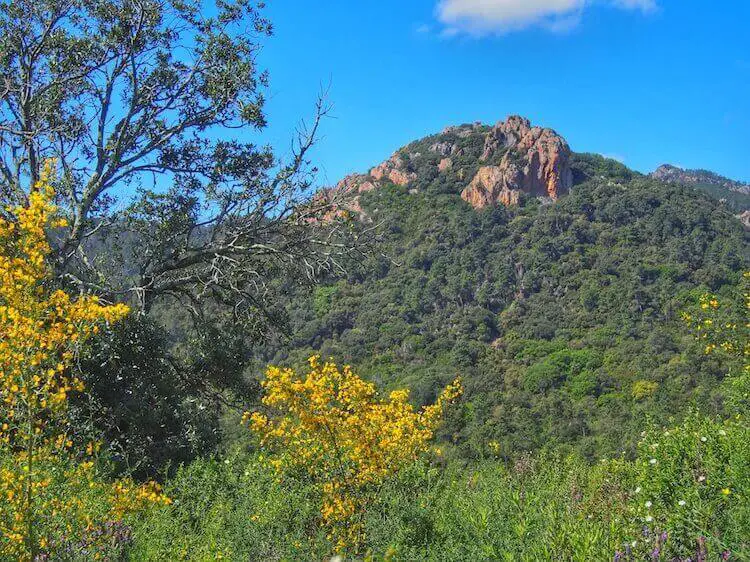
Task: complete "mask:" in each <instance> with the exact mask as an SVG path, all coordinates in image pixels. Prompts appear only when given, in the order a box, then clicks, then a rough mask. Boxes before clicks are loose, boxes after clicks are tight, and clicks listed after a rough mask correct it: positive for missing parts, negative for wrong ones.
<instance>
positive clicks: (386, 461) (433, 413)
mask: <svg viewBox="0 0 750 562" xmlns="http://www.w3.org/2000/svg"><path fill="white" fill-rule="evenodd" d="M309 364H310V370H309V372H308V373H307V375H306V376H305V377H304V378H300V377H298V376H297V375H296V373H295V372H294V371H293V370H291V369H281V368H278V367H269V368H268V371H267V373H266V378H265V380H264V381H263V383H262V385H263V389H264V391H265V394H264V396H263V404H264V405H265V406H266V407H267V408H268V409H269V410H270V412H272V413H271V414H270V415H266V414H263V413H260V412H254V413H246V414H245V417H244V419H245V421H246V422H247V423H248V424H249V426H250V428H251V429H252V430H253V431H254V432H255V433H257V434H258V435H259V436H260V440H261V444H262V446H264V447H270V448H271V449H272V451H273V452H274V456H273V458H272V460H271V461H270V463H271V464H272V466H273V467H274V468H275V469H276V471H277V472H278V474H279V475H280V476H282V475H284V474H289V473H290V472H292V471H295V470H301V471H302V472H303V473H305V474H306V475H308V476H309V477H310V478H311V479H312V480H313V481H314V482H315V483H316V484H317V485H318V487H319V490H320V492H321V494H322V506H321V516H322V520H323V523H324V524H325V526H326V527H327V528H328V529H329V531H330V532H329V539H330V540H332V541H334V543H335V545H336V549H337V550H344V549H346V548H353V549H355V550H356V549H357V548H358V547H359V545H360V544H361V540H362V522H361V517H362V514H363V511H364V509H365V507H366V506H367V504H368V502H370V501H372V499H373V494H374V492H375V490H376V489H377V487H378V485H380V484H381V483H382V482H383V481H384V480H385V479H386V478H387V477H389V476H391V475H393V474H395V473H396V472H398V471H399V470H400V469H401V468H403V467H404V466H406V465H407V464H409V463H412V462H414V461H415V460H416V459H417V458H418V457H419V456H420V455H421V454H422V453H424V452H426V451H427V450H428V449H429V442H430V440H431V439H432V437H433V435H434V433H435V430H436V428H437V426H438V425H439V424H440V422H441V420H442V417H443V409H444V407H445V406H446V405H447V404H449V403H451V402H453V401H455V400H456V399H457V398H458V397H459V396H460V395H461V393H462V391H463V390H462V386H461V381H460V379H458V378H457V379H456V380H455V381H454V382H453V383H451V384H450V385H448V387H446V388H445V390H443V392H442V393H441V394H440V396H439V397H438V399H437V401H436V402H435V403H434V404H432V405H430V406H426V407H424V408H422V409H421V410H415V409H414V407H413V406H412V405H411V404H410V403H409V392H408V390H396V391H394V392H391V393H390V394H389V396H388V397H387V398H386V399H383V398H381V397H379V396H378V393H377V391H376V389H375V385H374V384H372V383H370V382H367V381H364V380H362V379H361V378H359V377H358V376H357V375H355V374H354V373H353V372H352V370H351V368H350V367H348V366H345V367H344V368H343V369H339V368H338V367H337V366H336V365H335V364H334V363H332V362H325V363H321V362H320V360H319V358H318V357H317V356H313V357H311V358H310V359H309Z"/></svg>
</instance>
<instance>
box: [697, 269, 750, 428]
mask: <svg viewBox="0 0 750 562" xmlns="http://www.w3.org/2000/svg"><path fill="white" fill-rule="evenodd" d="M740 298H741V299H742V301H744V302H742V301H741V302H739V303H738V302H734V303H733V302H722V301H721V300H720V299H719V298H718V297H717V296H715V295H711V294H704V295H702V296H701V297H700V302H699V307H698V310H697V311H695V312H692V313H691V312H684V313H683V314H682V318H683V320H684V321H685V322H686V323H687V325H688V326H689V328H690V329H691V331H692V332H693V335H694V336H695V338H696V339H697V340H698V341H699V342H700V343H701V345H702V346H703V352H704V353H705V354H706V355H722V356H724V357H726V358H731V359H733V360H735V361H739V364H740V372H739V373H738V372H731V373H730V376H729V377H727V379H726V382H725V386H726V388H727V391H728V392H727V402H728V404H729V406H730V407H731V408H732V409H733V410H734V411H736V412H740V413H744V412H746V411H747V408H748V407H750V321H748V312H750V271H746V272H745V273H744V274H743V276H742V294H741V297H740ZM732 300H736V299H732ZM733 304H734V306H732V305H733Z"/></svg>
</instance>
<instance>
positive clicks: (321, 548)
mask: <svg viewBox="0 0 750 562" xmlns="http://www.w3.org/2000/svg"><path fill="white" fill-rule="evenodd" d="M248 29H251V30H252V31H251V32H248V31H247V30H248ZM272 30H273V26H272V22H271V21H269V20H268V19H267V18H266V16H265V14H264V11H263V5H262V4H256V3H254V2H250V1H246V0H231V1H227V2H220V3H218V4H217V6H216V9H215V10H214V11H212V12H211V14H210V15H209V14H208V13H207V12H206V11H205V10H203V9H202V8H201V5H200V3H190V2H186V3H183V2H166V1H163V0H148V1H146V2H133V1H130V0H96V1H83V0H45V1H44V2H37V1H36V0H13V1H12V2H5V3H0V77H1V78H2V82H3V83H4V84H5V90H6V91H5V93H4V94H3V97H2V99H1V100H0V115H1V116H2V123H0V203H2V205H1V208H0V498H2V501H1V502H0V560H9V561H11V560H24V561H26V560H28V561H33V562H38V561H46V560H50V561H52V560H81V561H84V560H111V561H116V560H118V561H119V560H122V561H125V560H133V561H140V560H144V561H146V560H205V561H208V560H220V559H226V560H279V561H281V560H285V561H286V560H288V561H292V560H337V561H343V560H392V561H396V560H404V561H412V560H528V561H535V560H571V561H573V560H575V561H592V560H603V561H604V560H615V561H623V562H624V561H641V560H643V561H648V560H665V561H667V560H668V561H688V560H689V561H691V562H696V561H708V560H738V561H740V560H750V424H749V423H748V420H747V408H748V405H750V364H749V363H748V353H750V351H749V350H750V347H749V346H750V344H749V343H748V335H749V333H750V324H748V307H749V306H750V246H749V245H748V238H749V234H748V232H749V231H748V229H747V227H746V226H744V225H743V222H742V221H741V220H740V217H738V216H737V213H738V212H741V211H743V210H746V209H745V208H744V207H743V205H745V203H746V201H745V198H746V194H745V195H743V194H742V193H741V192H738V191H731V190H729V189H728V188H726V189H724V190H721V189H718V188H716V187H715V186H713V187H712V186H707V185H703V184H691V183H686V182H672V181H663V180H660V179H658V178H656V177H654V175H653V174H652V175H645V174H642V173H639V172H637V171H634V170H631V169H630V168H628V167H626V166H625V165H624V164H622V163H620V162H618V161H616V160H613V159H610V158H606V157H604V156H600V155H598V154H590V153H577V152H571V151H570V150H569V149H568V147H567V143H566V142H565V140H564V139H562V137H559V136H558V135H557V134H556V133H554V131H552V130H550V129H541V128H538V127H534V128H530V125H529V124H528V122H526V125H524V121H523V119H522V118H515V117H512V118H509V119H508V120H507V121H506V122H501V123H500V124H498V125H497V126H494V127H493V126H491V125H481V124H465V125H458V126H454V127H448V128H447V129H445V130H443V131H442V132H440V133H437V134H433V135H430V136H428V137H425V138H423V139H420V140H416V141H414V142H412V143H410V144H408V145H406V146H404V147H402V148H400V149H398V150H397V152H396V153H395V154H394V156H392V157H391V158H390V159H389V160H388V161H386V162H385V163H383V164H381V165H379V166H376V167H375V168H373V169H372V170H370V171H369V172H366V173H364V174H361V175H355V176H350V178H354V179H350V178H349V179H348V181H349V182H350V183H347V180H344V181H343V182H342V183H340V184H339V185H338V186H336V187H324V186H322V185H321V184H320V182H319V181H318V180H317V179H316V177H317V176H316V172H317V169H316V162H315V161H314V158H313V155H314V147H315V145H316V143H318V142H319V135H320V131H319V128H320V127H324V124H325V121H326V118H327V116H328V115H329V114H330V112H331V107H330V106H329V104H328V101H327V100H326V99H325V97H323V96H321V97H320V98H319V99H318V101H317V104H316V105H315V107H314V109H315V113H314V116H313V118H312V119H311V120H308V121H307V122H306V124H305V125H301V126H300V127H299V128H298V131H297V136H296V137H295V139H294V140H293V142H292V147H293V148H292V152H291V155H289V156H287V158H286V159H282V158H281V157H278V156H276V155H275V154H274V152H273V150H272V149H271V148H270V147H266V146H261V145H260V144H258V143H257V142H256V141H255V140H253V141H252V142H246V141H244V140H241V138H240V137H237V136H233V135H234V131H236V130H239V129H242V130H252V131H255V132H256V133H259V132H260V131H262V130H264V129H265V128H266V127H267V126H268V121H267V120H268V119H272V118H273V116H272V115H270V116H267V115H266V111H265V101H266V100H265V92H266V89H267V84H268V77H267V76H266V73H265V71H264V70H263V69H261V68H259V67H258V66H257V65H256V54H257V50H258V48H259V47H258V45H259V43H260V42H262V40H263V38H264V37H267V36H270V35H271V34H272ZM183 52H189V53H190V55H191V56H189V57H184V56H183V55H182V54H178V53H183ZM272 70H273V69H272ZM518 123H520V125H518ZM511 126H513V127H520V129H519V130H520V131H521V133H518V134H519V135H520V136H519V139H516V138H515V137H512V136H511V135H512V134H515V133H510V132H507V131H509V130H510V127H511ZM503 127H504V128H503ZM524 127H525V128H524ZM523 135H531V136H530V137H528V136H527V137H523ZM534 135H536V136H534ZM532 137H533V140H534V142H536V140H537V139H539V138H542V139H547V140H546V141H545V142H547V143H549V144H551V143H553V142H555V143H558V144H557V145H555V146H557V147H559V148H557V149H556V150H557V151H556V152H554V151H552V152H550V153H544V152H542V150H543V149H544V148H545V147H547V146H549V144H545V145H542V144H539V145H536V144H535V145H533V146H532V147H531V148H529V149H528V152H524V151H525V150H527V149H526V148H525V146H526V145H525V144H524V142H526V140H525V139H527V138H532ZM508 139H511V140H508ZM550 139H552V140H550ZM538 146H542V148H538ZM534 151H537V152H534ZM550 154H551V156H550ZM545 158H548V160H545ZM552 158H555V160H552ZM549 162H554V166H553V165H552V164H549V169H551V170H552V172H549V169H548V168H545V169H544V170H546V171H545V172H544V173H546V174H547V175H546V176H545V180H544V182H542V183H543V185H545V186H548V187H547V189H549V194H548V193H547V192H545V193H539V192H538V184H539V182H538V181H537V183H534V181H535V179H534V174H535V173H536V172H535V171H534V170H535V169H536V168H535V166H536V167H538V168H539V169H541V167H543V166H545V165H548V163H549ZM546 163H547V164H546ZM373 164H375V163H373ZM488 170H489V172H488ZM500 172H502V174H505V175H502V176H500ZM495 173H496V174H498V175H497V176H490V175H489V174H495ZM540 173H541V172H540ZM552 173H553V175H550V174H552ZM483 174H484V175H483ZM555 174H556V175H555ZM482 177H484V178H486V177H501V180H498V182H500V183H498V184H497V185H494V186H487V185H482V184H481V182H480V180H479V179H477V178H482ZM716 177H719V176H716ZM149 178H150V179H149ZM472 178H475V179H474V180H472ZM508 178H510V179H508ZM550 178H552V179H550ZM566 178H569V180H568V179H566ZM717 181H718V180H717ZM722 181H723V180H722ZM149 182H150V183H149ZM501 182H505V183H503V184H502V186H503V187H502V190H503V191H502V193H503V194H505V195H507V193H508V191H510V192H512V196H513V200H512V202H511V203H510V204H503V203H501V202H500V201H501V199H500V196H497V194H495V192H494V191H492V190H493V189H494V190H499V189H500V187H498V186H499V185H501ZM512 182H516V183H515V184H514V183H512ZM545 182H546V183H545ZM554 182H557V183H556V184H555V185H556V186H557V187H560V190H559V192H558V189H557V187H556V188H555V189H554V190H553V189H552V188H551V187H549V186H551V185H552V184H553V183H554ZM509 185H510V186H511V187H508V186H509ZM529 185H531V186H532V187H528V186H529ZM712 185H713V184H712ZM733 185H734V184H733ZM342 186H343V187H342ZM351 186H354V187H351ZM477 186H479V187H478V188H486V191H488V192H492V196H493V197H496V200H495V203H494V204H490V205H477V204H474V203H473V201H476V199H472V196H471V193H470V192H469V191H468V190H469V188H477ZM722 189H723V188H722ZM467 193H468V195H467ZM482 195H483V196H485V195H486V194H485V193H483V194H482ZM505 195H504V196H505ZM727 197H729V201H727Z"/></svg>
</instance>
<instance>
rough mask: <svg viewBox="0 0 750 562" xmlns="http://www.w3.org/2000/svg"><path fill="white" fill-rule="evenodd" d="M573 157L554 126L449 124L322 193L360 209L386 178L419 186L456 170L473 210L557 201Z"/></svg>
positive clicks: (521, 121) (517, 120) (569, 178)
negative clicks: (525, 200) (526, 198)
mask: <svg viewBox="0 0 750 562" xmlns="http://www.w3.org/2000/svg"><path fill="white" fill-rule="evenodd" d="M415 145H416V146H418V149H415V150H413V151H412V150H411V148H413V146H415ZM419 147H421V148H419ZM472 147H477V148H476V149H472ZM570 156H571V151H570V147H569V146H568V143H567V142H565V139H563V138H562V137H561V136H560V135H558V134H557V133H556V132H555V131H553V130H552V129H548V128H542V127H537V126H533V125H532V124H531V122H530V121H529V120H528V119H526V118H524V117H521V116H518V115H511V116H510V117H508V118H507V119H506V120H505V121H500V122H498V123H497V124H496V125H495V126H493V127H489V126H487V125H482V124H481V123H472V124H469V125H459V126H452V127H446V128H445V129H443V130H442V131H441V132H440V133H439V134H438V135H433V136H432V137H428V138H427V139H424V140H423V141H416V142H415V143H412V144H410V145H408V146H407V147H404V148H402V149H400V150H398V151H396V152H395V153H394V154H393V155H391V156H390V157H389V158H388V159H387V160H385V161H384V162H382V163H381V164H378V165H377V166H375V167H373V168H371V169H370V170H369V172H368V173H366V174H352V175H349V176H347V177H345V178H344V179H342V180H341V181H340V182H339V183H338V184H337V185H336V186H335V187H333V188H330V189H327V190H323V191H322V192H321V193H320V194H319V197H325V198H327V199H329V200H331V201H333V200H334V199H335V200H336V201H340V200H345V201H346V203H343V204H340V205H344V208H345V209H347V210H352V211H357V212H360V211H361V205H360V203H359V196H360V195H361V194H362V193H364V192H366V191H370V190H372V189H377V188H379V187H381V186H382V185H384V184H385V183H392V184H395V185H399V186H407V185H409V186H410V188H411V189H420V178H422V177H424V176H432V177H434V176H435V175H440V174H452V176H451V177H455V178H456V180H457V181H458V182H462V185H463V187H462V188H460V194H461V197H462V198H463V199H464V200H465V201H467V202H468V203H469V204H470V205H472V206H473V207H474V208H475V209H481V208H483V207H487V206H492V205H514V204H516V203H518V201H519V200H520V197H521V195H522V194H526V195H530V196H533V197H542V198H546V199H551V200H556V199H557V198H558V197H560V196H561V195H563V194H565V193H567V192H568V190H570V188H571V186H572V183H573V174H572V171H571V168H570ZM477 165H478V166H477ZM459 185H460V184H459ZM457 192H458V191H457ZM342 196H344V197H343V198H342Z"/></svg>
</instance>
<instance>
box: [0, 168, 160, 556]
mask: <svg viewBox="0 0 750 562" xmlns="http://www.w3.org/2000/svg"><path fill="white" fill-rule="evenodd" d="M51 175H52V164H51V163H49V164H48V165H47V166H46V168H45V171H44V173H43V174H42V178H41V180H40V181H39V182H38V184H37V185H35V186H34V189H33V190H32V191H31V193H30V195H29V198H28V204H27V205H26V206H24V207H18V208H11V209H6V212H7V214H6V215H5V216H6V218H3V217H2V216H0V557H11V558H13V559H18V560H29V559H34V558H35V557H36V556H37V555H38V554H39V553H41V552H44V551H45V548H47V546H49V544H50V543H51V542H54V540H55V537H51V536H46V535H45V533H46V531H45V530H50V529H52V528H54V527H58V528H57V530H56V532H57V533H58V534H59V533H62V534H65V533H70V534H74V533H75V531H76V529H75V528H74V527H75V526H76V525H77V526H83V527H89V528H90V527H91V526H92V525H94V524H95V521H94V519H93V517H92V510H91V509H88V507H87V506H86V505H84V503H85V502H84V501H83V499H82V498H81V497H76V496H74V495H71V494H69V493H68V492H69V491H70V489H71V486H75V485H77V486H79V487H83V486H85V488H86V489H89V490H93V489H95V488H97V487H99V488H101V491H102V493H104V495H106V496H107V497H109V498H111V501H108V502H105V503H107V504H108V505H109V510H105V511H108V512H105V513H100V515H101V516H103V517H104V518H105V520H110V519H109V518H112V519H116V518H117V516H118V515H119V514H121V513H123V512H124V511H126V510H127V507H126V506H127V503H128V502H125V501H123V499H122V494H121V493H120V491H118V489H117V488H115V489H114V490H112V489H111V488H112V487H111V485H105V484H103V483H99V482H97V481H95V475H96V474H95V473H96V470H95V464H94V462H92V461H91V460H85V459H87V458H88V459H91V458H93V453H94V452H95V449H97V448H98V447H97V446H96V445H94V444H91V445H89V446H88V448H87V451H86V453H85V454H84V452H83V451H81V452H75V451H72V447H73V442H72V438H71V435H72V433H73V431H72V430H73V428H71V427H70V424H69V421H68V416H67V405H68V395H69V393H70V392H72V391H78V392H80V391H82V390H83V384H82V382H81V381H80V380H79V379H78V378H77V377H76V376H75V375H74V374H72V373H71V369H70V367H71V364H72V362H73V360H74V357H75V353H76V350H77V348H78V346H79V345H80V344H81V343H82V342H83V341H85V340H86V339H87V338H88V337H90V336H91V335H93V334H96V333H97V332H98V331H99V327H100V326H101V325H102V324H106V323H110V322H115V321H117V320H119V319H121V318H123V317H124V316H125V315H126V314H127V313H128V308H127V307H126V306H125V305H104V304H102V303H100V302H99V300H98V299H97V298H96V297H83V296H82V297H79V298H78V299H75V300H74V299H72V298H71V297H70V296H69V295H68V294H67V293H65V292H64V291H62V290H59V289H58V290H53V289H52V288H50V286H49V285H50V280H51V278H52V274H51V270H50V267H49V265H48V263H47V257H48V255H49V254H50V252H51V248H50V244H49V241H48V239H47V235H46V230H47V229H48V228H50V227H51V228H61V227H64V226H65V223H64V221H62V220H59V219H57V218H56V208H55V206H54V205H53V203H52V201H53V199H54V191H53V189H52V187H51V185H50V181H51ZM121 485H123V484H121ZM127 485H128V486H129V488H128V489H135V488H136V487H135V486H134V485H132V483H128V484H127ZM105 486H108V488H107V489H106V490H105V489H104V487H105ZM145 490H146V491H145V492H144V493H146V496H147V499H149V500H154V501H164V499H163V498H162V497H161V495H160V494H158V492H157V493H153V497H151V496H150V495H149V494H150V493H152V492H154V490H155V488H154V485H148V486H147V488H146V489H145ZM130 495H131V500H129V502H130V505H131V506H133V507H136V506H138V505H141V504H143V500H144V497H142V495H141V496H139V493H132V494H130ZM98 511H100V512H101V511H102V510H101V509H99V508H98ZM58 542H59V537H58Z"/></svg>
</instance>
